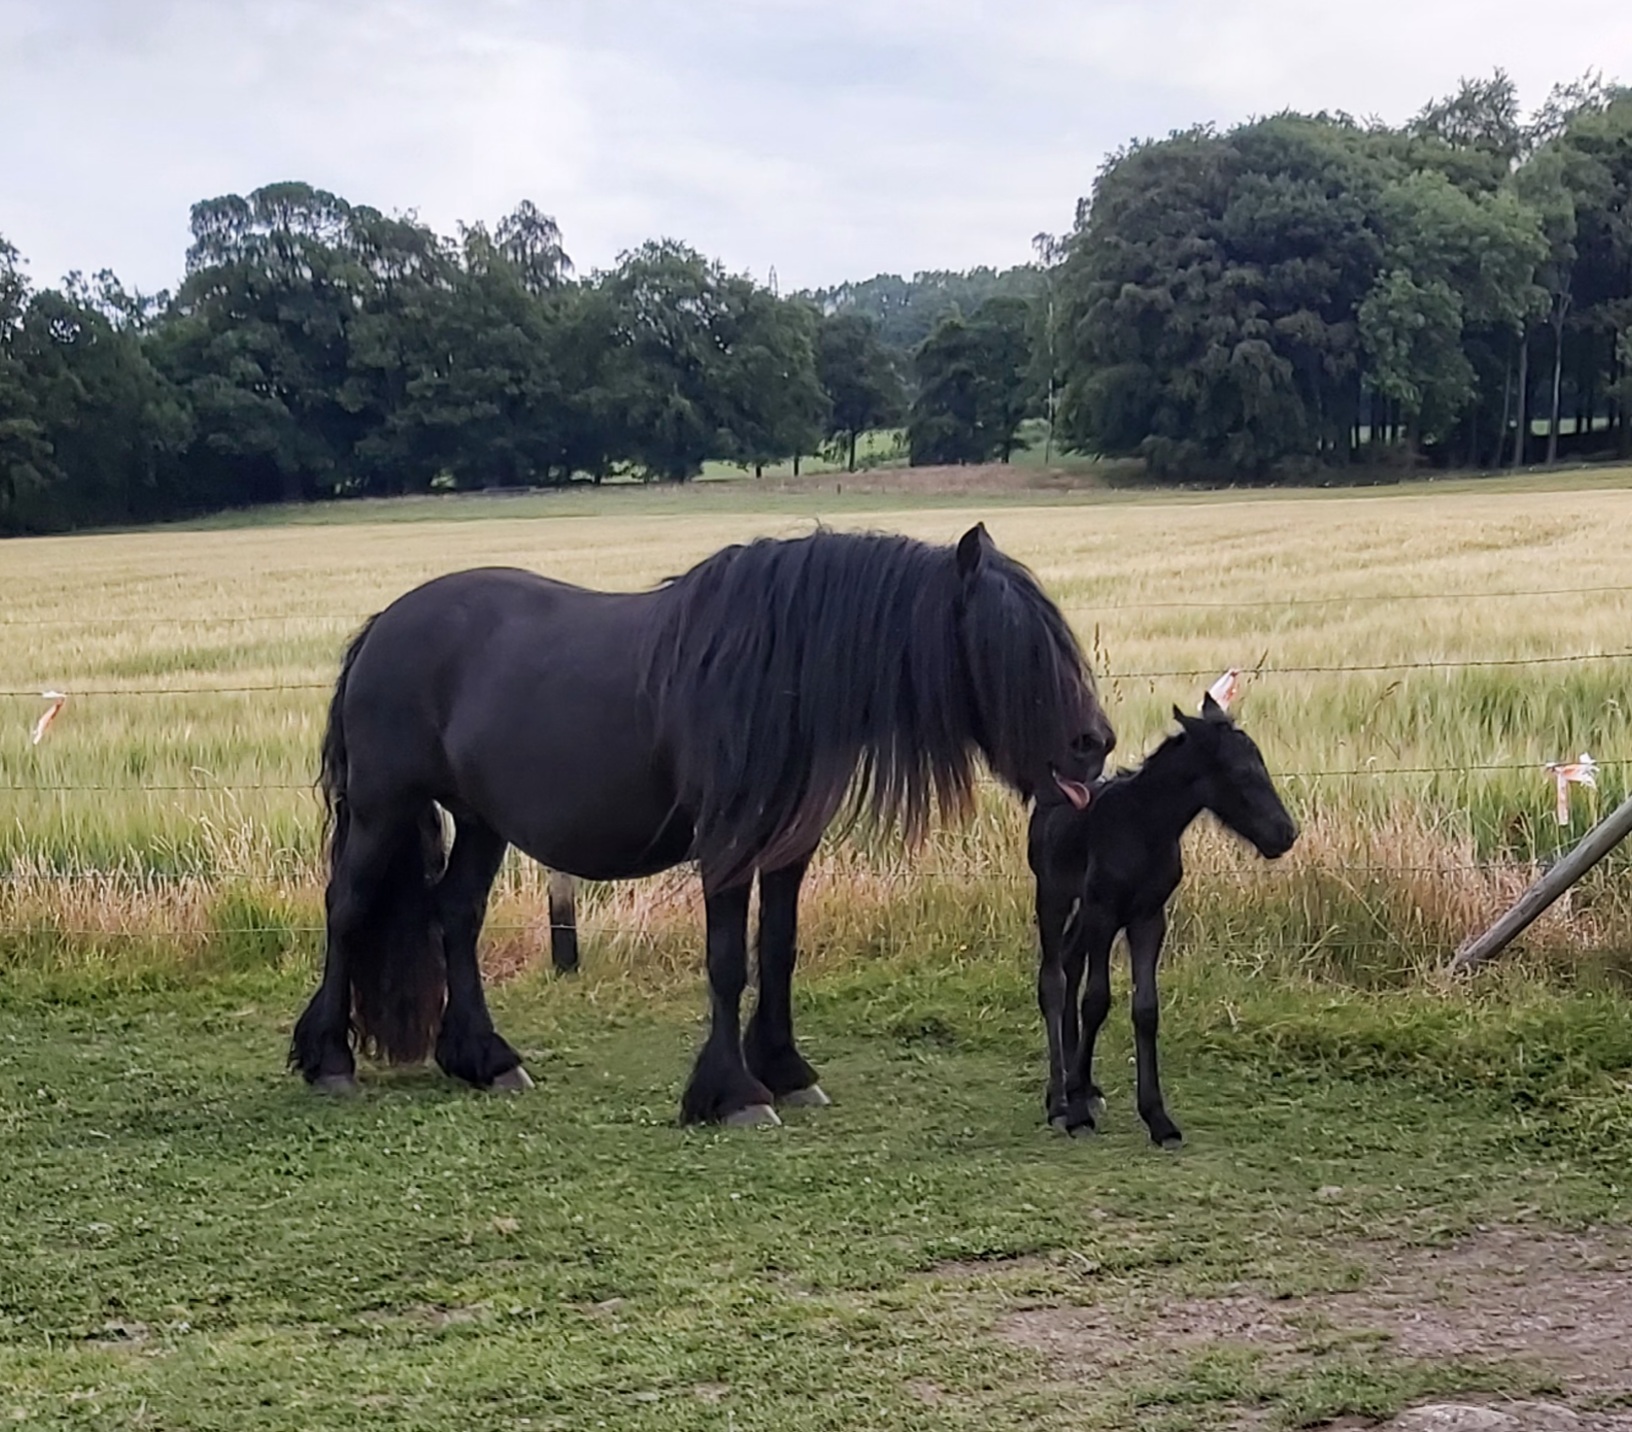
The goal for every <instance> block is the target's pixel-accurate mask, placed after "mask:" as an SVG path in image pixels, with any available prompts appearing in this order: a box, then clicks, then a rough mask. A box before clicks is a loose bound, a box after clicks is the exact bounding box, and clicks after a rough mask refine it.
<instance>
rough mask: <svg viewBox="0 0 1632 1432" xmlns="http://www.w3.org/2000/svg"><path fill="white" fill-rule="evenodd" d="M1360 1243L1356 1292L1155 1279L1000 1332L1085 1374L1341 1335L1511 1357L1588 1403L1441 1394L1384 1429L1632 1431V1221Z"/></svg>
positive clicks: (1264, 1350) (1398, 1348)
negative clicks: (1186, 1291) (1417, 1243)
mask: <svg viewBox="0 0 1632 1432" xmlns="http://www.w3.org/2000/svg"><path fill="white" fill-rule="evenodd" d="M1351 1251H1352V1253H1353V1256H1354V1258H1355V1259H1356V1261H1358V1262H1359V1263H1361V1264H1362V1266H1364V1267H1366V1268H1367V1269H1368V1270H1369V1277H1368V1278H1367V1279H1366V1283H1365V1286H1364V1287H1362V1288H1360V1289H1359V1290H1357V1291H1353V1292H1341V1293H1320V1294H1314V1295H1309V1296H1300V1297H1287V1298H1277V1297H1273V1296H1271V1295H1269V1294H1267V1293H1265V1292H1263V1291H1261V1290H1258V1289H1255V1288H1252V1287H1247V1286H1241V1287H1236V1288H1232V1289H1231V1290H1229V1291H1228V1292H1227V1293H1225V1294H1223V1295H1220V1296H1217V1297H1207V1298H1173V1299H1165V1298H1163V1296H1162V1295H1161V1292H1160V1290H1149V1291H1145V1292H1141V1293H1140V1294H1137V1295H1134V1296H1132V1297H1129V1298H1125V1299H1120V1300H1115V1301H1110V1302H1104V1303H1099V1304H1096V1305H1094V1306H1091V1307H1032V1308H1024V1309H1021V1310H1018V1311H1016V1312H1013V1313H1010V1314H1008V1315H1007V1316H1005V1317H1004V1318H1002V1319H1001V1320H1000V1321H999V1322H998V1324H997V1327H996V1332H997V1334H998V1336H999V1337H1001V1338H1003V1339H1004V1340H1005V1341H1007V1342H1010V1343H1013V1344H1016V1345H1018V1346H1021V1347H1025V1348H1029V1349H1031V1350H1033V1351H1035V1352H1039V1353H1041V1354H1043V1355H1044V1357H1046V1358H1047V1359H1048V1361H1049V1362H1050V1363H1051V1364H1052V1365H1053V1367H1054V1369H1055V1371H1056V1373H1057V1374H1058V1375H1059V1376H1061V1377H1062V1378H1065V1379H1068V1380H1070V1381H1073V1382H1079V1381H1083V1380H1086V1379H1091V1378H1094V1379H1097V1378H1104V1377H1106V1376H1108V1375H1109V1376H1113V1377H1114V1376H1115V1374H1116V1373H1117V1372H1118V1371H1123V1370H1127V1371H1131V1370H1133V1369H1135V1368H1137V1367H1139V1366H1141V1365H1147V1364H1148V1363H1149V1361H1150V1359H1151V1358H1152V1357H1153V1356H1160V1355H1162V1354H1164V1353H1166V1354H1175V1353H1178V1354H1182V1353H1197V1352H1200V1351H1202V1350H1204V1349H1221V1348H1238V1349H1245V1350H1249V1351H1252V1352H1254V1353H1257V1354H1259V1355H1262V1356H1265V1357H1268V1358H1270V1359H1272V1360H1274V1361H1276V1362H1284V1360H1287V1359H1296V1358H1300V1357H1302V1358H1312V1357H1314V1356H1315V1355H1316V1353H1317V1352H1318V1351H1319V1350H1321V1349H1323V1348H1329V1347H1331V1346H1332V1345H1333V1344H1334V1343H1347V1344H1350V1345H1360V1346H1363V1345H1365V1344H1367V1343H1375V1344H1376V1346H1377V1347H1378V1348H1379V1350H1383V1349H1386V1350H1387V1351H1388V1352H1389V1353H1390V1354H1392V1355H1393V1356H1395V1357H1400V1358H1406V1359H1414V1360H1422V1361H1431V1362H1434V1363H1438V1364H1452V1363H1456V1362H1492V1361H1512V1362H1514V1363H1516V1364H1520V1365H1522V1366H1524V1367H1525V1368H1527V1369H1530V1370H1533V1371H1534V1372H1535V1373H1536V1374H1537V1375H1538V1376H1541V1377H1544V1378H1546V1379H1549V1380H1553V1381H1556V1382H1557V1384H1558V1385H1559V1386H1560V1387H1561V1388H1562V1389H1563V1393H1564V1395H1565V1397H1566V1398H1567V1399H1568V1400H1569V1402H1570V1403H1572V1404H1574V1405H1575V1406H1576V1407H1578V1408H1579V1409H1580V1410H1579V1411H1575V1410H1572V1408H1571V1407H1570V1406H1564V1405H1561V1404H1559V1405H1555V1404H1543V1403H1534V1404H1529V1403H1526V1404H1519V1403H1514V1404H1506V1405H1503V1406H1491V1407H1481V1406H1480V1405H1477V1404H1475V1403H1467V1404H1454V1405H1453V1404H1441V1405H1436V1407H1435V1408H1417V1409H1413V1410H1412V1411H1411V1412H1409V1413H1406V1414H1402V1419H1403V1420H1401V1421H1399V1422H1398V1423H1397V1424H1388V1425H1390V1426H1393V1425H1397V1426H1398V1427H1399V1428H1401V1429H1405V1428H1417V1429H1429V1428H1434V1427H1443V1428H1447V1429H1459V1432H1460V1429H1466V1432H1475V1429H1490V1432H1497V1429H1501V1432H1514V1430H1515V1429H1522V1428H1532V1427H1534V1428H1552V1427H1566V1426H1568V1427H1576V1428H1584V1429H1608V1428H1618V1429H1619V1428H1624V1429H1632V1412H1628V1411H1624V1410H1622V1411H1611V1410H1607V1409H1610V1408H1615V1407H1620V1408H1625V1407H1626V1406H1627V1404H1628V1403H1629V1402H1632V1232H1628V1231H1626V1230H1610V1229H1595V1230H1590V1231H1588V1232H1585V1233H1580V1234H1563V1233H1551V1232H1547V1233H1542V1232H1536V1231H1533V1230H1527V1229H1522V1228H1502V1227H1498V1228H1488V1229H1483V1230H1481V1231H1479V1232H1478V1233H1476V1234H1474V1235H1472V1236H1471V1237H1469V1238H1466V1239H1464V1240H1462V1241H1460V1242H1458V1243H1456V1244H1454V1245H1452V1246H1450V1247H1446V1248H1400V1247H1397V1246H1396V1247H1392V1248H1387V1249H1379V1248H1375V1247H1372V1248H1367V1247H1359V1248H1356V1249H1353V1250H1351ZM1458 1409H1460V1410H1458ZM1591 1409H1602V1410H1597V1411H1593V1410H1591ZM1504 1419H1505V1420H1504ZM1515 1419H1516V1420H1515ZM1346 1425H1350V1426H1355V1427H1360V1426H1366V1425H1373V1424H1366V1423H1364V1422H1353V1423H1349V1424H1346Z"/></svg>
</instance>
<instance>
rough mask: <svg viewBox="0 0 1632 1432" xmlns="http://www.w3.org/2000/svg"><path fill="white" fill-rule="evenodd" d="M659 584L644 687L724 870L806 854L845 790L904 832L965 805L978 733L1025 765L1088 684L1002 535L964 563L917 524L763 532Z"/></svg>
mask: <svg viewBox="0 0 1632 1432" xmlns="http://www.w3.org/2000/svg"><path fill="white" fill-rule="evenodd" d="M659 596H660V602H659V607H658V613H657V620H656V622H655V624H654V627H653V629H652V631H651V634H650V645H649V648H648V651H647V653H646V655H647V671H648V682H649V689H650V691H651V693H652V694H653V696H654V697H655V699H656V702H657V706H658V712H659V729H660V731H661V733H662V738H663V739H664V740H665V741H666V742H668V743H669V744H670V747H671V749H672V750H673V752H674V755H675V759H676V765H677V768H678V771H679V774H680V779H681V782H682V787H683V793H684V797H685V799H687V800H688V801H689V802H691V803H693V813H694V816H695V820H696V843H695V846H694V854H695V855H696V856H697V858H698V859H699V860H701V861H702V863H703V866H704V870H705V878H710V879H712V880H714V881H715V882H716V883H729V882H731V881H733V880H735V879H737V878H740V877H741V876H742V875H743V874H745V873H747V872H749V871H751V870H752V869H754V868H755V867H758V868H761V869H774V868H776V866H777V865H778V864H779V863H785V862H786V861H788V860H790V859H796V858H798V857H800V856H802V855H805V854H808V853H809V852H810V851H811V850H812V849H814V847H815V845H816V843H817V841H818V840H819V839H820V837H821V834H822V832H823V831H824V830H825V829H826V828H827V826H828V825H829V824H830V823H831V822H832V820H833V819H834V817H835V816H836V815H838V814H839V812H840V810H841V808H843V807H844V806H845V805H846V796H847V794H848V795H849V797H850V803H849V812H848V814H849V816H850V817H851V818H854V817H856V816H860V815H863V814H865V815H868V816H871V817H873V818H875V819H877V820H880V821H883V822H897V823H899V824H900V825H901V826H902V827H903V828H904V830H905V831H906V833H907V835H908V836H909V838H912V837H916V836H918V835H919V834H921V833H922V831H923V829H924V828H925V826H926V825H927V823H928V820H929V818H930V815H931V813H932V811H933V810H934V809H935V808H937V807H938V808H939V809H940V810H941V811H942V812H943V813H945V814H952V815H961V814H963V813H965V812H967V811H968V809H969V808H970V805H971V801H972V795H973V789H974V783H975V776H976V771H977V759H978V757H977V743H979V744H980V745H983V746H984V747H985V748H986V749H987V750H988V751H989V752H990V753H991V754H992V756H993V764H994V766H999V767H1007V771H1005V774H1007V773H1008V772H1012V771H1015V770H1020V769H1024V768H1025V763H1026V762H1027V761H1028V760H1030V759H1032V758H1033V756H1034V755H1035V752H1036V751H1037V750H1041V749H1045V748H1046V749H1056V748H1055V747H1052V746H1050V745H1049V743H1053V742H1057V741H1059V740H1060V739H1061V735H1060V733H1061V731H1063V730H1064V729H1065V727H1066V726H1067V725H1068V724H1069V723H1070V721H1071V720H1072V719H1073V718H1075V717H1077V716H1078V715H1079V714H1080V710H1079V709H1076V708H1073V709H1070V710H1067V709H1066V708H1067V707H1069V706H1071V703H1072V701H1073V700H1076V701H1077V705H1078V707H1080V693H1081V691H1082V689H1083V688H1084V687H1085V686H1087V683H1088V677H1087V673H1086V669H1085V666H1084V664H1083V660H1082V655H1081V652H1080V650H1079V649H1078V647H1077V645H1076V642H1075V639H1074V638H1073V637H1072V635H1071V632H1070V628H1069V627H1068V626H1067V625H1066V623H1065V621H1064V618H1063V617H1061V616H1060V614H1059V612H1058V610H1057V609H1056V608H1055V607H1054V605H1053V603H1052V602H1050V601H1049V600H1048V598H1047V596H1046V595H1044V593H1043V592H1042V590H1041V588H1040V587H1038V585H1037V583H1036V581H1035V579H1034V578H1032V576H1031V574H1030V573H1029V572H1027V571H1026V570H1025V568H1024V567H1022V566H1021V565H1020V564H1019V563H1017V562H1014V561H1013V560H1012V559H1010V558H1008V557H1005V556H1004V555H1003V554H1002V553H1000V552H998V551H997V550H996V549H995V548H993V547H992V546H990V544H989V543H987V544H986V545H985V547H984V550H983V553H982V559H981V565H980V567H979V569H978V570H977V572H976V573H975V575H974V576H973V577H972V578H969V579H966V578H965V577H964V575H963V574H962V573H960V571H959V569H958V564H957V562H956V560H955V558H954V554H953V551H952V549H951V548H948V547H936V546H931V545H929V544H926V543H924V542H920V541H917V540H915V539H913V538H910V537H902V536H895V535H890V534H883V533H842V532H831V531H827V530H825V529H819V530H817V531H816V532H814V533H812V534H810V535H809V536H805V537H800V538H794V539H791V540H788V539H783V540H777V539H770V538H761V539H759V540H757V541H754V542H750V543H747V544H745V545H738V546H732V547H727V548H725V549H723V550H722V551H720V552H717V553H715V554H714V555H713V556H711V557H708V558H706V559H705V560H704V561H702V562H700V563H699V564H698V565H697V566H695V567H693V568H692V569H691V570H690V571H689V572H686V573H685V574H683V575H681V576H678V577H673V578H670V579H669V581H668V582H666V583H665V584H664V585H663V587H661V588H660V589H659ZM977 688H978V689H977ZM1072 734H1075V733H1074V732H1073V733H1072ZM1066 739H1069V738H1068V737H1067V738H1066ZM1011 779H1012V776H1011Z"/></svg>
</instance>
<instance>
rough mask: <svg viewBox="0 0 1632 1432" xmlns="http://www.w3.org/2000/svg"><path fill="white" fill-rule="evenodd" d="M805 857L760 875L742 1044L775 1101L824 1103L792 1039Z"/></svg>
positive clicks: (822, 1094)
mask: <svg viewBox="0 0 1632 1432" xmlns="http://www.w3.org/2000/svg"><path fill="white" fill-rule="evenodd" d="M809 864H810V859H809V857H808V856H807V857H805V858H804V859H803V860H799V861H797V862H795V863H794V864H792V865H784V866H783V867H782V868H781V869H780V870H768V871H765V872H763V873H762V874H761V875H760V877H759V1002H758V1003H757V1004H756V1005H755V1006H754V1015H753V1018H752V1019H750V1020H749V1021H748V1034H747V1037H746V1038H745V1039H744V1041H743V1050H744V1053H745V1054H746V1055H747V1059H748V1068H749V1070H750V1071H751V1072H752V1073H753V1075H754V1077H755V1078H756V1079H758V1080H759V1081H760V1082H761V1083H763V1084H764V1085H765V1087H766V1088H767V1089H769V1090H770V1091H771V1093H772V1094H774V1095H775V1096H776V1098H777V1101H778V1102H779V1103H783V1104H790V1105H794V1106H796V1107H797V1106H800V1105H805V1106H811V1107H814V1106H818V1105H822V1104H826V1103H827V1102H828V1098H827V1095H826V1094H824V1093H823V1092H822V1086H821V1085H820V1084H818V1083H817V1082H816V1071H815V1070H814V1069H812V1068H811V1067H810V1065H809V1064H808V1063H806V1062H805V1057H804V1055H802V1054H801V1053H800V1052H799V1047H798V1045H797V1044H795V1043H794V1038H793V966H794V962H795V961H796V960H797V959H798V955H799V949H798V941H799V885H800V882H801V881H803V880H804V878H805V869H806V867H807V866H808V865H809Z"/></svg>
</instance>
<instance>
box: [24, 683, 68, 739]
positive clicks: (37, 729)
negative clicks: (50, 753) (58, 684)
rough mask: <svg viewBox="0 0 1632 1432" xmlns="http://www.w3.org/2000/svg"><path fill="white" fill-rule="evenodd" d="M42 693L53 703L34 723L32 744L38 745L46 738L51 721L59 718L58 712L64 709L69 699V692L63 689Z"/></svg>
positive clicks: (41, 693)
mask: <svg viewBox="0 0 1632 1432" xmlns="http://www.w3.org/2000/svg"><path fill="white" fill-rule="evenodd" d="M40 695H41V696H43V697H44V698H45V699H46V700H47V701H49V702H50V703H51V704H50V705H49V706H47V707H46V708H45V710H44V712H43V713H42V714H41V716H40V719H39V720H38V721H36V722H35V723H34V739H33V743H32V744H34V745H36V746H38V745H39V744H40V742H41V741H42V740H43V739H44V738H45V733H46V732H47V731H49V730H50V729H51V723H52V722H53V721H55V720H56V719H57V713H58V712H59V711H61V710H62V707H63V703H64V702H66V701H67V700H68V695H67V693H66V692H63V691H42V692H40Z"/></svg>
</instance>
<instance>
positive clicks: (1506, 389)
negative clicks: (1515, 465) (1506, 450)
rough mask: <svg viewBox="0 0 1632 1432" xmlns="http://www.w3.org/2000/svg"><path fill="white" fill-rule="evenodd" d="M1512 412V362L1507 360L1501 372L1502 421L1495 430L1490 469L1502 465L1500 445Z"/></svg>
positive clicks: (1504, 437)
mask: <svg viewBox="0 0 1632 1432" xmlns="http://www.w3.org/2000/svg"><path fill="white" fill-rule="evenodd" d="M1512 411H1513V362H1512V360H1511V359H1509V360H1508V362H1507V365H1506V367H1505V368H1504V370H1503V372H1502V421H1501V423H1500V424H1499V425H1498V426H1497V428H1496V461H1495V462H1493V463H1492V464H1491V466H1492V467H1500V466H1501V465H1502V444H1503V443H1504V442H1505V441H1506V440H1507V420H1508V418H1509V417H1510V416H1511V415H1512Z"/></svg>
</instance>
